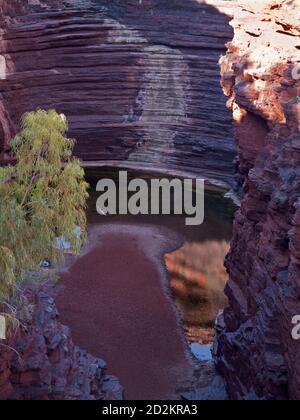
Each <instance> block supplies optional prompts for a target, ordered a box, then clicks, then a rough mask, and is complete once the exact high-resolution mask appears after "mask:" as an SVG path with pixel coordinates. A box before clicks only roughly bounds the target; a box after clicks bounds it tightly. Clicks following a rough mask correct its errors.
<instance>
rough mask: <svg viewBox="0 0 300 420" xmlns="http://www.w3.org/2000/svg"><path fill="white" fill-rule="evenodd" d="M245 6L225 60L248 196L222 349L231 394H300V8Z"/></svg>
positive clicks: (233, 258)
mask: <svg viewBox="0 0 300 420" xmlns="http://www.w3.org/2000/svg"><path fill="white" fill-rule="evenodd" d="M241 3H242V7H241V8H240V9H239V10H238V11H237V14H236V17H235V20H234V22H233V27H234V30H235V37H234V41H233V43H231V44H230V45H229V47H228V53H227V56H226V57H225V58H224V59H223V60H222V63H221V64H222V73H223V85H224V91H225V93H226V94H227V95H228V96H229V97H230V100H229V103H228V104H229V106H230V107H231V108H232V110H233V114H234V119H235V122H236V140H237V144H238V152H239V160H240V164H239V172H240V182H241V184H243V195H244V198H243V202H242V207H241V210H240V211H239V212H238V213H237V216H236V220H235V226H234V236H233V241H232V246H231V252H230V255H229V257H228V260H227V268H228V270H229V274H230V280H229V283H228V285H227V289H226V293H227V296H228V298H229V307H228V308H227V309H226V310H225V312H224V314H223V315H222V316H220V317H219V319H218V323H217V333H218V337H217V343H216V349H215V351H216V355H217V362H218V367H219V369H220V371H221V372H222V374H223V375H224V376H225V378H226V380H227V386H228V391H229V394H230V396H231V398H249V399H253V398H266V399H288V398H289V399H300V369H299V363H298V362H299V352H300V343H299V341H295V340H293V339H292V328H293V325H292V318H293V317H294V316H295V315H298V314H300V304H299V297H300V295H299V290H300V289H299V286H300V283H299V281H300V253H299V249H300V212H299V209H300V206H299V191H300V190H299V188H300V169H299V168H300V134H299V128H300V101H299V97H300V68H299V62H300V26H299V11H300V4H299V1H298V0H297V1H260V2H253V1H244V2H241ZM297 63H298V64H297ZM296 66H298V67H296ZM297 69H298V70H297Z"/></svg>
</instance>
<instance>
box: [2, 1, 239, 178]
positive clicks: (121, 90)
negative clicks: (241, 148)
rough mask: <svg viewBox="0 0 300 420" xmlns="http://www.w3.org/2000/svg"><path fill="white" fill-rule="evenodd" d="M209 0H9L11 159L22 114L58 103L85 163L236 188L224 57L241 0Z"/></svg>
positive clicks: (6, 109)
mask: <svg viewBox="0 0 300 420" xmlns="http://www.w3.org/2000/svg"><path fill="white" fill-rule="evenodd" d="M208 3H209V4H206V2H203V1H201V0H199V1H198V0H185V1H184V2H182V0H180V1H179V0H172V1H167V0H159V1H158V0H142V1H139V0H122V1H121V0H85V1H81V0H65V1H58V0H26V1H25V0H22V1H21V2H20V1H17V0H15V1H14V2H13V3H11V0H7V1H5V0H2V1H1V2H0V5H1V4H2V18H1V23H0V27H1V28H2V34H1V38H0V49H1V52H0V54H2V68H3V72H4V73H3V77H2V80H0V152H1V153H2V159H3V158H8V154H7V152H8V149H9V145H8V142H9V139H10V138H11V136H12V135H13V134H14V133H15V132H16V131H17V129H18V122H19V119H20V116H21V115H22V113H24V112H25V111H31V110H34V109H36V108H37V107H40V108H52V107H53V108H55V109H56V110H57V111H59V112H62V113H65V114H66V115H67V117H68V120H69V122H70V136H72V137H75V138H76V139H77V140H78V144H77V149H76V153H77V154H78V155H79V156H80V157H81V158H82V159H83V160H84V161H86V162H88V161H98V162H99V163H100V164H101V163H102V164H103V163H107V164H109V163H110V164H115V165H117V164H123V165H124V166H129V167H130V166H132V167H138V168H151V170H154V169H157V170H159V171H162V172H164V171H170V172H176V171H179V172H190V173H194V174H195V173H196V174H198V175H203V176H205V177H206V178H211V179H214V180H218V181H219V182H223V183H225V184H227V185H228V184H229V185H231V184H232V179H233V172H234V165H233V164H232V161H233V158H234V154H235V151H234V144H233V140H232V139H233V133H232V126H231V116H230V112H228V110H226V107H225V101H224V97H223V95H222V91H221V89H220V86H219V78H220V76H219V68H218V60H219V57H220V55H221V54H223V53H224V51H225V48H224V44H225V43H226V42H227V41H229V40H230V39H232V29H231V28H230V26H229V20H230V18H229V17H228V15H229V14H230V13H231V8H230V7H231V4H232V2H227V1H220V0H210V1H209V2H208ZM20 4H22V6H23V8H22V9H21V8H20V7H19V5H20ZM13 5H15V7H12V6H13Z"/></svg>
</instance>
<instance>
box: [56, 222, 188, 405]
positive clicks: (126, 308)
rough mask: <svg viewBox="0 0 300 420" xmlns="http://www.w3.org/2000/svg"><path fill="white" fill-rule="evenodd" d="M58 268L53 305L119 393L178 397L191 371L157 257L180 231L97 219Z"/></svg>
mask: <svg viewBox="0 0 300 420" xmlns="http://www.w3.org/2000/svg"><path fill="white" fill-rule="evenodd" d="M89 243H90V244H93V245H92V246H88V247H86V248H85V249H84V250H83V252H82V255H81V256H80V258H77V259H76V260H75V261H74V262H73V263H72V264H71V265H70V267H69V268H68V269H65V271H64V272H63V273H62V274H61V285H62V290H61V292H60V294H59V296H58V299H57V304H58V308H59V311H60V315H61V320H62V322H63V323H65V324H66V325H68V326H70V328H71V330H72V335H73V338H74V341H75V343H76V344H77V345H79V346H80V347H82V348H84V349H86V350H88V351H89V352H91V353H92V354H93V355H94V356H98V357H101V358H103V359H105V360H106V361H107V363H108V373H110V374H114V375H116V376H118V377H119V378H120V381H121V383H122V384H123V386H124V387H125V389H126V393H125V398H126V399H129V400H130V399H136V400H141V399H145V400H154V399H158V400H165V399H178V395H176V388H177V385H180V382H181V381H182V380H184V381H186V380H187V379H189V378H190V377H191V376H192V374H193V367H194V366H193V361H192V360H191V357H190V354H189V352H188V347H187V342H186V339H185V337H184V334H183V330H182V328H179V326H178V324H179V322H180V318H179V315H178V313H177V310H176V308H175V305H174V303H173V301H172V299H171V298H170V296H169V294H168V290H169V289H168V278H167V273H166V269H165V267H164V264H163V256H164V255H165V254H166V253H167V252H171V251H173V250H175V249H178V247H180V246H181V245H182V243H183V238H182V237H181V236H180V235H179V234H176V233H174V232H173V231H172V230H169V229H167V228H162V227H159V228H157V227H155V226H143V225H139V226H133V225H118V224H114V225H104V226H94V227H93V228H92V230H91V231H90V241H89Z"/></svg>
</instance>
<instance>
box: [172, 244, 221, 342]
mask: <svg viewBox="0 0 300 420" xmlns="http://www.w3.org/2000/svg"><path fill="white" fill-rule="evenodd" d="M228 250H229V242H228V241H215V240H212V241H205V242H202V243H197V242H186V243H185V244H184V246H183V247H182V248H181V249H179V250H178V251H175V252H173V253H171V254H168V255H166V258H165V261H166V266H167V269H168V271H169V273H170V284H171V289H172V292H173V296H174V299H175V302H176V304H177V306H178V307H179V309H180V311H181V313H182V318H183V324H184V329H185V333H186V336H187V338H188V340H189V341H190V342H193V343H199V344H207V343H210V342H211V341H212V339H213V331H214V330H213V324H214V319H215V317H216V315H217V313H218V312H219V310H220V309H221V308H223V307H224V306H225V305H226V297H225V295H224V292H223V290H224V287H225V284H226V281H227V273H226V270H225V268H224V258H225V256H226V254H227V253H228Z"/></svg>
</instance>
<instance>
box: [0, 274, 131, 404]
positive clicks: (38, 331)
mask: <svg viewBox="0 0 300 420" xmlns="http://www.w3.org/2000/svg"><path fill="white" fill-rule="evenodd" d="M52 294H53V290H52V286H51V282H50V283H48V284H45V285H44V286H43V287H41V288H37V287H32V286H31V287H25V288H24V291H23V293H22V294H21V295H20V296H21V297H20V296H19V297H18V307H17V313H16V316H17V317H18V319H20V323H21V325H20V327H19V328H18V329H17V331H16V332H15V333H14V334H10V338H9V339H8V340H6V341H4V342H1V346H0V400H6V399H13V400H120V399H122V398H123V388H122V387H121V386H120V384H119V382H118V380H117V379H116V378H115V377H112V376H108V375H106V373H105V370H106V363H105V362H104V361H103V360H101V359H97V358H95V357H92V356H91V355H90V354H88V353H87V352H86V351H84V350H81V349H80V348H78V347H76V346H75V345H74V344H73V341H72V338H71V333H70V330H69V328H68V327H66V326H64V325H62V324H61V323H60V322H59V315H58V311H57V308H56V306H55V303H54V300H53V298H52V297H51V295H52ZM12 305H13V303H12ZM13 307H14V305H13ZM1 310H2V308H1V306H0V311H1Z"/></svg>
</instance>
